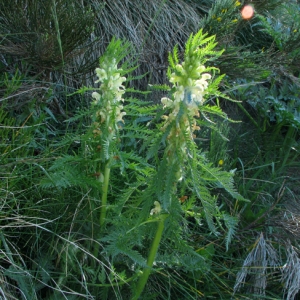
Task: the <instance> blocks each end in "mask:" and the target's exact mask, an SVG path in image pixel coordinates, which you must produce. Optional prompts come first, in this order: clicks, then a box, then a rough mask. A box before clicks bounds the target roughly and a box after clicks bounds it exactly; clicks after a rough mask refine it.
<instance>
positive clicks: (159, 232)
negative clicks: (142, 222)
mask: <svg viewBox="0 0 300 300" xmlns="http://www.w3.org/2000/svg"><path fill="white" fill-rule="evenodd" d="M167 217H168V215H161V216H160V220H159V221H158V226H157V231H156V234H155V237H154V240H153V242H152V245H151V249H150V252H149V255H148V259H147V267H145V268H144V270H143V274H142V275H141V277H140V278H139V281H138V283H137V286H136V290H135V295H133V296H132V298H131V300H137V299H138V298H139V297H140V295H141V294H142V292H143V290H144V287H145V285H146V283H147V281H148V277H149V275H150V272H151V269H152V266H153V263H154V259H155V256H156V253H157V250H158V247H159V244H160V240H161V237H162V234H163V230H164V226H165V220H166V218H167Z"/></svg>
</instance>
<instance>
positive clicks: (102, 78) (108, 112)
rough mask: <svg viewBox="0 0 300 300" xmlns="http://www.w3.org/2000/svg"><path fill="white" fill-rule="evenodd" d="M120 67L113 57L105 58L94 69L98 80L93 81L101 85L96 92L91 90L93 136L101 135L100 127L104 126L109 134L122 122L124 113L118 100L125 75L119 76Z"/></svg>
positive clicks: (122, 90)
mask: <svg viewBox="0 0 300 300" xmlns="http://www.w3.org/2000/svg"><path fill="white" fill-rule="evenodd" d="M121 72H122V69H118V66H117V63H116V60H115V59H109V58H107V59H106V60H104V61H103V62H102V64H101V68H97V69H96V74H97V77H98V80H97V81H96V82H95V83H100V84H101V86H100V88H99V89H98V92H93V93H92V97H93V99H94V100H93V102H92V106H93V107H94V109H95V114H94V116H93V121H94V123H93V133H94V135H95V136H98V135H101V134H102V130H101V127H102V126H105V128H107V129H108V131H109V132H110V133H111V135H114V133H115V131H116V130H117V129H118V128H119V127H120V122H123V123H124V121H123V116H124V115H125V114H126V113H125V112H123V111H122V109H123V105H121V104H120V102H121V101H122V102H123V101H124V99H123V98H122V96H123V94H124V93H125V87H124V85H123V83H124V82H125V81H126V78H125V77H122V76H121Z"/></svg>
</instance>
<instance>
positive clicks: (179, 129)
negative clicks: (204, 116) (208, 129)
mask: <svg viewBox="0 0 300 300" xmlns="http://www.w3.org/2000/svg"><path fill="white" fill-rule="evenodd" d="M205 70H206V68H205V67H204V66H203V65H200V64H199V63H198V62H197V61H196V60H192V59H190V60H189V59H188V57H187V58H186V61H185V62H183V63H182V64H177V65H176V66H175V70H174V72H172V73H171V75H170V82H171V83H173V88H174V92H173V99H170V98H167V97H164V98H162V99H161V102H162V104H163V108H168V109H169V110H170V113H169V114H168V115H164V116H163V119H165V120H166V122H165V124H164V126H163V127H162V130H163V131H165V130H166V128H169V126H170V124H171V123H172V122H174V121H175V120H176V122H174V126H172V127H171V129H170V133H169V136H168V140H169V146H170V147H169V148H173V149H181V151H182V152H185V147H186V142H185V140H186V133H188V135H189V136H190V139H192V140H193V138H194V134H193V132H194V131H195V130H199V129H200V127H199V126H197V123H196V119H195V117H199V116H200V113H199V106H200V105H202V104H203V103H204V95H205V94H206V93H207V87H208V81H207V80H209V79H211V75H210V74H208V73H203V72H204V71H205ZM180 111H181V112H180ZM179 112H180V116H181V117H180V118H179V119H178V116H179Z"/></svg>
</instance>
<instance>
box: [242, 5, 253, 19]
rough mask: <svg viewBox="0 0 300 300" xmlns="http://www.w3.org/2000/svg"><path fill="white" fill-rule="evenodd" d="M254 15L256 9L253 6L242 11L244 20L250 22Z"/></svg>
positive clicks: (247, 6) (246, 6)
mask: <svg viewBox="0 0 300 300" xmlns="http://www.w3.org/2000/svg"><path fill="white" fill-rule="evenodd" d="M253 15H254V8H253V6H251V5H245V6H244V7H243V8H242V10H241V16H242V18H243V19H244V20H250V19H251V18H252V17H253Z"/></svg>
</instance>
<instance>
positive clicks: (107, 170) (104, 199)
mask: <svg viewBox="0 0 300 300" xmlns="http://www.w3.org/2000/svg"><path fill="white" fill-rule="evenodd" d="M109 175H110V167H109V162H107V163H106V165H105V170H104V181H103V188H102V198H101V211H100V230H102V229H103V225H104V222H105V218H106V208H107V193H108V184H109Z"/></svg>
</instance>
